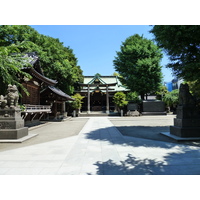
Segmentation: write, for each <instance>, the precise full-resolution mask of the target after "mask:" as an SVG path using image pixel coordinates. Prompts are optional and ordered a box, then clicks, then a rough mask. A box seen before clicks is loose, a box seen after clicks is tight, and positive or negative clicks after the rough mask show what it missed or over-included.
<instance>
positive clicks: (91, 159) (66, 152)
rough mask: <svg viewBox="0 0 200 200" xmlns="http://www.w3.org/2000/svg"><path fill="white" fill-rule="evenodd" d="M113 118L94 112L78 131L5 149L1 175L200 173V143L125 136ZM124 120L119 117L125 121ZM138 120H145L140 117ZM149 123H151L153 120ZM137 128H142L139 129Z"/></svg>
mask: <svg viewBox="0 0 200 200" xmlns="http://www.w3.org/2000/svg"><path fill="white" fill-rule="evenodd" d="M158 118H159V117H158ZM110 119H111V120H110ZM112 119H113V118H108V117H93V118H92V117H91V118H89V120H88V121H87V123H86V124H85V126H84V127H83V128H82V130H81V131H80V132H79V134H78V135H73V136H70V137H64V138H61V139H60V138H59V139H54V140H51V141H48V142H43V143H37V144H32V145H29V146H24V147H20V148H14V149H10V150H3V151H1V152H0V174H1V175H14V174H16V175H51V174H52V175H179V174H180V175H199V174H200V147H197V146H190V145H183V144H179V143H171V142H163V141H159V140H151V139H144V138H139V137H130V136H123V135H122V134H121V133H120V132H119V131H118V129H117V128H116V127H115V126H114V125H113V123H112V122H111V121H112ZM122 119H123V118H121V119H120V118H117V120H119V121H120V120H122ZM141 119H142V118H141ZM144 119H145V118H143V120H144ZM148 119H149V120H150V119H152V120H153V121H154V122H155V120H156V117H152V118H151V117H149V118H148ZM163 119H164V117H163ZM166 119H169V117H168V118H167V116H166ZM133 120H134V119H133ZM135 120H136V118H135ZM137 120H138V121H139V120H140V119H139V118H137ZM137 120H136V121H137ZM120 123H122V122H120ZM138 123H139V122H138ZM148 123H149V124H150V123H151V122H150V121H148ZM56 124H58V125H57V132H58V133H59V134H62V132H65V131H67V126H65V128H63V127H64V126H63V127H62V126H59V122H56ZM56 124H54V125H56ZM51 126H52V125H46V126H41V127H39V128H37V129H33V130H31V131H30V132H31V133H38V134H40V132H44V131H46V132H48V131H51V129H52V127H51ZM59 127H60V128H59ZM134 131H137V129H135V130H134ZM138 131H139V129H138ZM138 134H139V133H138ZM36 137H38V136H36ZM0 147H1V144H0Z"/></svg>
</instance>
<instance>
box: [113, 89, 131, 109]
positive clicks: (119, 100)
mask: <svg viewBox="0 0 200 200" xmlns="http://www.w3.org/2000/svg"><path fill="white" fill-rule="evenodd" d="M113 102H114V103H115V104H116V105H117V107H118V108H120V109H121V108H123V107H124V106H125V105H127V104H128V101H126V95H125V94H124V93H123V92H116V93H115V94H114V96H113Z"/></svg>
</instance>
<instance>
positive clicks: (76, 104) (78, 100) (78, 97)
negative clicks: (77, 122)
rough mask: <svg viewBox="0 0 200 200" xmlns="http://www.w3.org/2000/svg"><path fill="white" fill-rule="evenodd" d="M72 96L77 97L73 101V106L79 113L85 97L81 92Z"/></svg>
mask: <svg viewBox="0 0 200 200" xmlns="http://www.w3.org/2000/svg"><path fill="white" fill-rule="evenodd" d="M72 98H74V99H75V101H72V103H71V106H72V108H73V109H74V110H76V111H77V112H78V113H80V109H81V107H82V103H83V102H82V99H83V98H84V97H83V96H81V95H80V94H79V93H76V94H75V95H73V96H72Z"/></svg>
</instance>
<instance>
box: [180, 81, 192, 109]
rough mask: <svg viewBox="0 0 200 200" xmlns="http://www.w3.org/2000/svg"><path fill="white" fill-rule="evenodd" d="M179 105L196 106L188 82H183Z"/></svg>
mask: <svg viewBox="0 0 200 200" xmlns="http://www.w3.org/2000/svg"><path fill="white" fill-rule="evenodd" d="M179 105H180V106H195V105H196V101H195V98H194V97H193V96H192V95H191V93H190V91H189V86H188V84H183V83H181V85H180V90H179Z"/></svg>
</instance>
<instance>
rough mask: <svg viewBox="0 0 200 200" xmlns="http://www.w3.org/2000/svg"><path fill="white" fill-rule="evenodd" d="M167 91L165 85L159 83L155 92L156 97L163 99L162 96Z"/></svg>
mask: <svg viewBox="0 0 200 200" xmlns="http://www.w3.org/2000/svg"><path fill="white" fill-rule="evenodd" d="M167 93H168V90H167V87H166V86H164V85H160V87H159V89H158V90H157V91H156V92H155V94H156V99H158V100H163V97H164V96H165V95H166V94H167Z"/></svg>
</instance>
